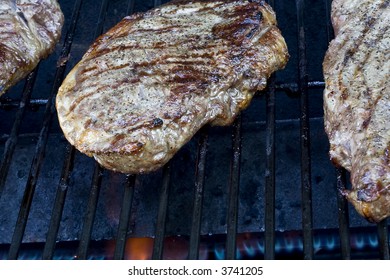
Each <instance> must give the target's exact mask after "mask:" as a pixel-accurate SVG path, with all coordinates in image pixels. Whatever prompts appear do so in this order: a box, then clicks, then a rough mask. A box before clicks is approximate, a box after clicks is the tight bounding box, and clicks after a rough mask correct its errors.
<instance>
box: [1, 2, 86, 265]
mask: <svg viewBox="0 0 390 280" xmlns="http://www.w3.org/2000/svg"><path fill="white" fill-rule="evenodd" d="M80 4H81V0H78V1H76V3H75V6H74V7H75V8H74V10H73V15H72V20H71V24H70V27H69V30H68V32H67V35H66V37H65V41H64V45H63V48H62V52H61V55H60V58H59V60H58V61H66V59H65V58H67V57H68V54H69V51H70V48H71V46H72V42H73V35H74V32H75V29H76V25H77V20H78V17H79V11H80ZM65 68H66V63H63V64H61V66H60V67H58V68H57V71H56V75H55V79H54V84H53V87H52V90H51V93H50V96H49V98H48V103H47V105H46V109H45V113H44V119H43V123H42V129H41V132H40V135H39V138H38V143H37V146H36V151H35V154H34V158H33V161H32V165H31V168H30V173H29V176H28V179H27V183H26V188H25V192H24V195H23V199H22V204H21V207H20V209H19V214H18V219H17V222H16V225H15V230H14V233H13V236H12V241H11V246H10V250H9V252H8V258H9V259H16V258H17V257H18V253H19V248H20V245H21V243H22V239H23V235H24V231H25V228H26V224H27V219H28V216H29V212H30V207H31V203H32V199H33V196H34V192H35V187H36V184H37V181H38V176H39V171H40V167H41V164H42V162H43V158H44V153H45V148H46V144H47V140H48V136H49V128H50V124H51V120H52V117H53V114H54V111H55V108H54V102H53V99H54V96H55V95H56V93H57V91H58V88H59V87H60V85H61V83H62V80H63V78H64V74H65Z"/></svg>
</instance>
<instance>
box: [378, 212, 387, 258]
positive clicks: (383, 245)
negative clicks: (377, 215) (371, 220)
mask: <svg viewBox="0 0 390 280" xmlns="http://www.w3.org/2000/svg"><path fill="white" fill-rule="evenodd" d="M387 220H388V219H385V220H383V221H381V222H380V223H379V224H378V225H377V228H378V241H379V254H380V257H381V259H383V260H388V259H389V230H388V226H387Z"/></svg>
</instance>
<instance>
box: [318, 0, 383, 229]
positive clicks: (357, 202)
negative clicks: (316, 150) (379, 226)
mask: <svg viewBox="0 0 390 280" xmlns="http://www.w3.org/2000/svg"><path fill="white" fill-rule="evenodd" d="M332 22H333V25H334V27H335V33H336V38H335V39H334V40H333V41H332V42H331V43H330V46H329V49H328V51H327V54H326V57H325V59H324V65H323V69H324V76H325V82H326V88H325V92H324V111H325V129H326V132H327V133H328V136H329V141H330V157H331V159H332V161H333V162H334V163H335V164H337V165H339V166H342V167H344V168H345V169H347V170H348V171H350V173H351V182H352V190H348V191H345V195H346V197H347V198H348V200H349V201H350V202H351V203H352V204H353V205H354V206H355V208H356V209H357V211H358V212H359V213H360V214H361V215H363V216H364V217H366V218H367V219H368V220H370V221H373V222H379V221H381V220H383V219H384V218H386V217H388V216H389V215H390V193H389V189H390V90H389V80H390V52H389V50H390V1H388V0H366V1H360V0H359V1H358V0H336V1H333V4H332Z"/></svg>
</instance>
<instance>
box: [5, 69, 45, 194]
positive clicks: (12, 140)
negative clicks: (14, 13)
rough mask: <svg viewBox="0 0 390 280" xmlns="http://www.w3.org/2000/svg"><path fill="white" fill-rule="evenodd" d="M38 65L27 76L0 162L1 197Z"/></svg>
mask: <svg viewBox="0 0 390 280" xmlns="http://www.w3.org/2000/svg"><path fill="white" fill-rule="evenodd" d="M38 67H39V64H38V66H37V67H36V68H35V70H34V71H33V72H32V73H30V74H29V75H28V77H27V81H26V83H25V84H24V88H23V93H22V99H21V100H20V102H19V109H18V111H17V112H16V116H15V121H14V124H13V126H12V129H11V133H10V136H9V137H8V139H7V141H6V142H5V149H4V153H3V158H2V159H1V163H0V197H1V195H2V194H3V190H4V187H5V181H6V180H7V175H8V171H9V168H10V166H11V160H12V155H13V153H14V151H15V147H16V143H17V142H18V136H19V130H20V125H21V123H22V119H23V117H24V113H25V111H26V106H27V105H28V103H29V101H30V98H31V92H32V89H33V87H34V84H35V79H36V77H37V73H38Z"/></svg>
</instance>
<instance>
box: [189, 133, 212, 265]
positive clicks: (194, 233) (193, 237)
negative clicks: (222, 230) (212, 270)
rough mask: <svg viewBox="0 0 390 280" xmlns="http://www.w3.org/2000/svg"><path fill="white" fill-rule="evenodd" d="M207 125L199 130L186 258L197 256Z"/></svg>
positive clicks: (192, 258)
mask: <svg viewBox="0 0 390 280" xmlns="http://www.w3.org/2000/svg"><path fill="white" fill-rule="evenodd" d="M207 129H208V127H207V126H206V127H204V128H202V130H201V131H200V139H199V144H198V157H197V162H196V171H195V194H194V206H193V212H192V226H191V233H190V248H189V253H188V259H190V260H195V259H198V258H199V241H200V230H201V222H202V205H203V190H204V181H205V165H206V155H207V140H208V130H207Z"/></svg>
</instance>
